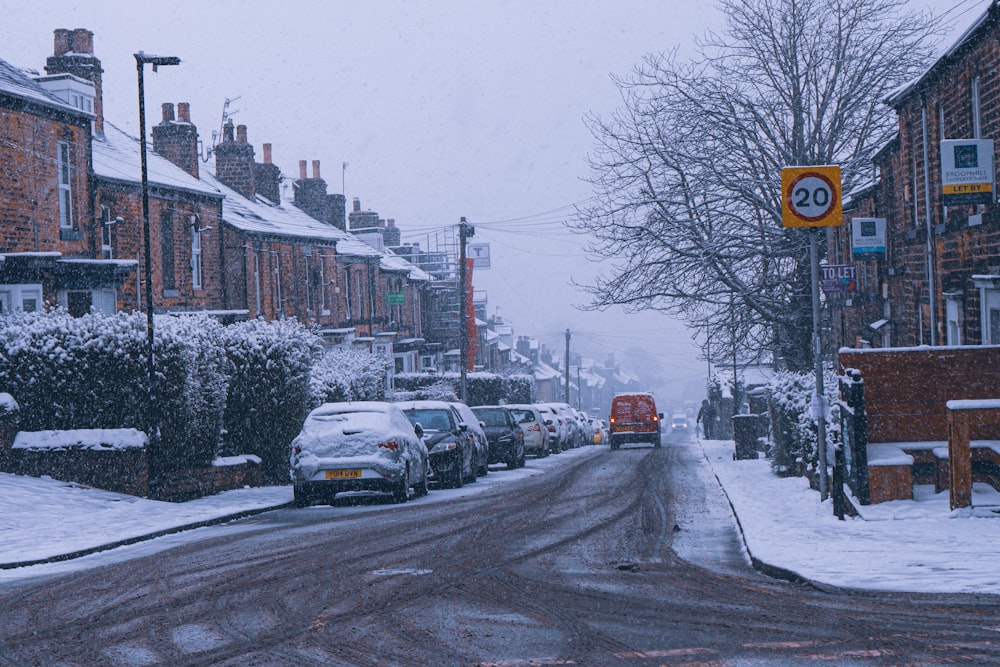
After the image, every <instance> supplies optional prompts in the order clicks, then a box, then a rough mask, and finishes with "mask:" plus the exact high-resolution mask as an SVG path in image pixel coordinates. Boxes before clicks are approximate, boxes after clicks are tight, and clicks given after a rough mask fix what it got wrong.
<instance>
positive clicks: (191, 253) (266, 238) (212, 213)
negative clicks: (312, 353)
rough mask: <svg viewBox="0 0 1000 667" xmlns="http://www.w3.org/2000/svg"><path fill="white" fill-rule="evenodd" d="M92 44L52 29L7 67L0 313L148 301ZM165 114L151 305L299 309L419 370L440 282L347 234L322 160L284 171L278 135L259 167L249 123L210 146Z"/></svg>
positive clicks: (124, 159) (188, 125) (136, 208)
mask: <svg viewBox="0 0 1000 667" xmlns="http://www.w3.org/2000/svg"><path fill="white" fill-rule="evenodd" d="M93 45H94V39H93V33H91V32H90V31H89V30H85V29H77V30H63V29H60V30H56V31H55V38H54V49H53V55H52V56H50V57H49V58H48V59H47V62H46V65H45V74H44V75H42V74H40V73H37V72H32V71H27V70H22V69H20V68H18V67H15V66H14V65H11V64H9V63H7V62H5V61H3V60H0V164H2V165H3V169H0V311H2V312H9V311H12V310H18V309H20V310H35V309H38V308H41V307H42V305H43V303H49V304H59V305H62V306H64V307H66V308H68V309H69V311H70V312H71V313H74V314H82V313H86V312H89V311H91V310H92V309H96V310H98V311H101V312H106V313H113V312H115V311H117V310H133V309H142V307H143V306H144V301H143V298H142V295H144V293H145V291H144V285H143V283H142V280H143V271H141V270H139V268H140V267H142V266H144V263H145V257H144V254H143V236H142V229H143V216H142V207H141V206H142V190H141V168H140V145H139V141H138V139H137V138H136V137H132V136H129V135H128V134H127V133H125V132H123V131H122V130H120V129H119V128H118V127H116V126H115V125H114V124H112V123H111V122H109V121H108V120H106V119H105V118H104V112H103V101H102V95H103V81H102V76H101V75H102V68H101V62H100V60H99V59H98V58H97V57H96V56H95V55H94V48H93ZM161 108H162V118H161V120H160V121H159V122H158V123H155V124H154V125H153V126H152V128H151V134H152V141H151V150H149V151H148V153H147V172H148V184H149V187H148V193H149V224H150V239H151V253H150V260H151V264H152V268H153V280H152V287H153V303H154V309H155V311H156V312H157V313H170V312H189V311H203V312H209V313H211V314H213V315H214V316H216V317H218V318H220V319H222V320H223V321H234V320H239V319H245V318H256V317H264V318H267V319H277V318H282V317H296V318H299V319H300V320H302V321H307V322H314V323H315V324H316V325H318V326H319V327H320V329H321V330H322V331H323V332H324V333H325V334H326V337H327V339H328V340H329V342H330V343H331V344H339V343H351V342H352V341H353V342H360V343H363V344H366V345H369V346H373V345H374V346H378V347H379V348H380V349H382V350H383V351H384V352H385V353H386V354H389V355H392V356H395V357H396V362H397V363H396V367H397V368H400V370H404V369H405V370H412V369H414V368H416V367H417V360H418V358H419V356H418V355H419V352H420V347H421V345H422V344H423V342H424V341H423V338H422V334H423V324H422V323H423V321H424V317H425V316H424V313H423V312H422V304H423V291H424V288H425V286H426V285H427V284H428V283H429V281H430V280H431V276H430V275H428V274H426V273H424V272H423V271H421V270H420V269H419V268H417V267H416V266H414V265H413V264H411V263H410V262H408V261H406V260H405V259H403V258H401V257H398V256H396V255H394V254H393V253H392V252H391V251H390V250H388V249H386V248H382V247H372V245H369V244H367V243H365V242H363V241H362V240H361V238H359V237H356V236H355V235H353V234H352V233H351V232H350V230H348V228H347V222H346V210H345V205H344V198H343V196H342V195H331V194H328V193H327V192H326V183H325V182H324V181H323V180H322V178H320V174H319V162H318V161H314V163H313V174H312V177H307V174H306V169H305V162H304V161H303V162H300V173H299V178H297V179H292V178H288V177H285V176H283V175H282V174H281V171H280V169H279V168H278V167H277V165H275V164H273V163H272V161H271V146H270V144H264V145H263V146H262V149H263V150H262V152H263V161H262V162H257V161H256V155H255V151H254V148H253V146H252V145H251V144H250V143H249V141H248V138H247V128H246V127H245V126H242V125H241V126H238V127H233V125H232V123H231V122H229V123H228V124H227V125H226V126H225V127H224V131H223V133H222V137H221V141H220V142H219V143H218V144H216V145H214V146H211V147H210V148H205V147H203V146H202V143H201V142H200V140H199V135H198V129H197V127H196V126H195V125H194V124H193V123H192V122H191V109H190V105H188V104H186V103H180V104H177V105H176V108H175V105H174V104H172V103H164V104H162V105H161ZM376 217H377V216H376ZM390 295H391V297H390ZM394 343H395V344H396V349H394V347H393V344H394Z"/></svg>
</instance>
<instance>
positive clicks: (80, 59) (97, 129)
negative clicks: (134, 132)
mask: <svg viewBox="0 0 1000 667" xmlns="http://www.w3.org/2000/svg"><path fill="white" fill-rule="evenodd" d="M53 34H54V37H53V48H52V55H51V56H49V57H48V58H46V59H45V72H46V74H72V75H73V76H78V77H80V78H81V79H84V80H86V81H90V82H91V83H92V84H94V116H95V118H94V134H96V135H97V136H101V137H103V136H104V84H103V80H102V76H101V75H102V74H104V70H103V69H102V68H101V61H100V60H98V59H97V58H95V57H94V33H92V32H91V31H89V30H87V29H86V28H76V29H74V30H67V29H66V28H58V29H56V30H55V31H54V33H53Z"/></svg>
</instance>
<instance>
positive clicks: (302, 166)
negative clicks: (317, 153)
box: [299, 160, 306, 181]
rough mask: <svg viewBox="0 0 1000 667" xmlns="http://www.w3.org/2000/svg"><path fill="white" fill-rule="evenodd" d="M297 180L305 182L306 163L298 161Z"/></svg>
mask: <svg viewBox="0 0 1000 667" xmlns="http://www.w3.org/2000/svg"><path fill="white" fill-rule="evenodd" d="M299 180H300V181H304V180H306V161H305V160H299Z"/></svg>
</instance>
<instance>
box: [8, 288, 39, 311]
mask: <svg viewBox="0 0 1000 667" xmlns="http://www.w3.org/2000/svg"><path fill="white" fill-rule="evenodd" d="M41 308H42V286H41V285H0V313H3V314H5V315H6V314H9V313H13V312H17V311H23V312H25V313H32V312H35V311H36V310H41Z"/></svg>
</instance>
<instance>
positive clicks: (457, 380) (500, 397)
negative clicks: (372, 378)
mask: <svg viewBox="0 0 1000 667" xmlns="http://www.w3.org/2000/svg"><path fill="white" fill-rule="evenodd" d="M442 381H444V382H447V383H448V384H450V385H451V388H452V391H454V392H455V395H458V394H459V393H460V389H461V382H462V378H461V375H459V374H458V373H445V374H444V375H430V374H421V373H400V374H397V375H396V377H395V384H396V393H397V398H398V397H399V395H400V394H401V393H403V392H406V393H407V394H408V393H409V392H425V391H426V390H427V389H428V388H429V387H431V386H432V385H435V384H438V383H440V382H442ZM465 387H466V391H467V393H468V400H467V401H466V402H467V403H468V404H469V405H497V404H499V403H531V402H532V400H533V395H534V389H535V380H534V378H533V377H531V376H530V375H497V374H496V373H483V372H476V373H468V374H467V376H466V382H465ZM407 394H404V395H407Z"/></svg>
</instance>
